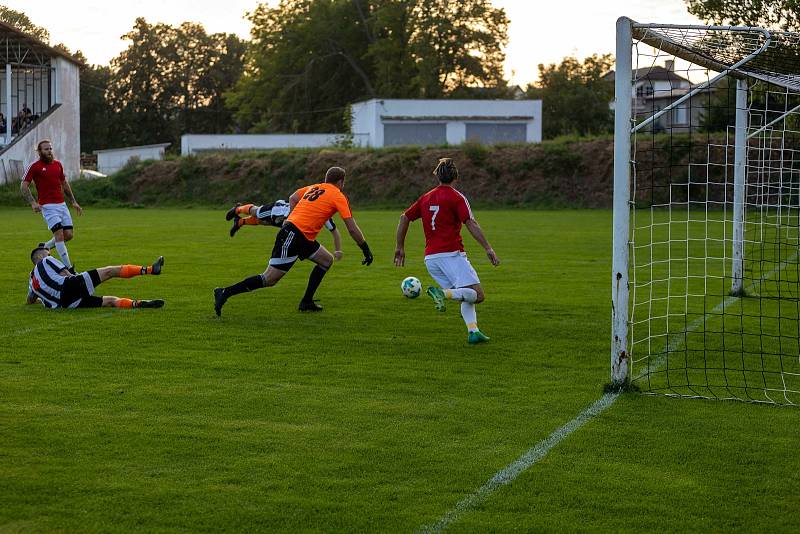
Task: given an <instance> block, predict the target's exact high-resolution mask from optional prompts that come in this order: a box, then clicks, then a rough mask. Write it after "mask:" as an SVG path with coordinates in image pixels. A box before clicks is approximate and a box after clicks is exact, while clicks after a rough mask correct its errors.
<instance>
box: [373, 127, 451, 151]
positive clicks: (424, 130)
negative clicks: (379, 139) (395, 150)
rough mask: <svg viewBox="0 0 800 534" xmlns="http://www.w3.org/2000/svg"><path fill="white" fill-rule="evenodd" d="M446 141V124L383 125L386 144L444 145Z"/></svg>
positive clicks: (384, 142)
mask: <svg viewBox="0 0 800 534" xmlns="http://www.w3.org/2000/svg"><path fill="white" fill-rule="evenodd" d="M446 142H447V125H446V124H431V123H404V124H384V125H383V144H384V146H392V145H443V144H445V143H446Z"/></svg>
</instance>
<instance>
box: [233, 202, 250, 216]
mask: <svg viewBox="0 0 800 534" xmlns="http://www.w3.org/2000/svg"><path fill="white" fill-rule="evenodd" d="M252 207H253V205H252V204H244V205H242V206H239V207H238V208H236V215H250V208H252Z"/></svg>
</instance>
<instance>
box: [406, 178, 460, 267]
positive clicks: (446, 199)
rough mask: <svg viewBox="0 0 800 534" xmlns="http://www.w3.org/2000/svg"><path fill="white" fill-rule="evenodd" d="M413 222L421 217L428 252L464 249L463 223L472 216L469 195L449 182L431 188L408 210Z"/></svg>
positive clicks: (427, 254)
mask: <svg viewBox="0 0 800 534" xmlns="http://www.w3.org/2000/svg"><path fill="white" fill-rule="evenodd" d="M405 215H406V217H408V219H409V220H410V221H416V220H417V219H422V228H423V230H424V231H425V255H426V256H430V255H431V254H441V253H444V252H463V251H464V242H463V241H462V240H461V225H462V224H463V223H464V222H466V221H467V220H469V219H472V209H470V207H469V202H468V201H467V198H466V197H465V196H464V195H462V194H461V193H459V192H458V191H456V190H455V189H454V188H453V187H451V186H449V185H440V186H439V187H436V188H434V189H431V190H430V191H428V192H427V193H425V194H424V195H422V196H421V197H419V199H418V200H417V201H416V202H414V203H413V204H412V205H411V207H410V208H408V209H407V210H406V211H405Z"/></svg>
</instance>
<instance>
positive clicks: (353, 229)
mask: <svg viewBox="0 0 800 534" xmlns="http://www.w3.org/2000/svg"><path fill="white" fill-rule="evenodd" d="M342 220H343V221H344V225H345V226H346V227H347V232H348V233H349V234H350V237H352V238H353V241H355V242H356V245H358V246H359V248H361V252H363V253H364V261H362V262H361V264H362V265H371V264H372V260H373V256H372V251H371V250H370V249H369V245H367V240H366V239H364V234H363V233H362V232H361V228H359V227H358V224H356V220H355V219H353V218H352V217H348V218H347V219H342Z"/></svg>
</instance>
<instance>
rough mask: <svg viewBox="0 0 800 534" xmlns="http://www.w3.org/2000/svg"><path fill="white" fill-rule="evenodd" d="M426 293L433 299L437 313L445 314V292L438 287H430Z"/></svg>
mask: <svg viewBox="0 0 800 534" xmlns="http://www.w3.org/2000/svg"><path fill="white" fill-rule="evenodd" d="M425 293H427V294H428V296H429V297H430V298H432V299H433V305H434V306H436V310H437V311H440V312H443V311H444V310H445V309H446V308H447V307H446V306H445V303H444V291H442V290H441V289H439V288H438V287H433V286H430V287H429V288H428V289H427V290H426V291H425Z"/></svg>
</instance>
